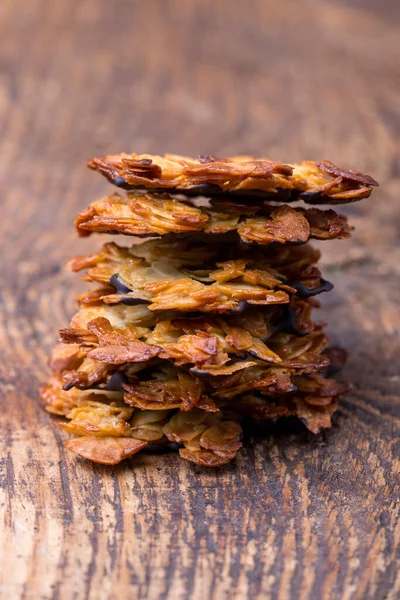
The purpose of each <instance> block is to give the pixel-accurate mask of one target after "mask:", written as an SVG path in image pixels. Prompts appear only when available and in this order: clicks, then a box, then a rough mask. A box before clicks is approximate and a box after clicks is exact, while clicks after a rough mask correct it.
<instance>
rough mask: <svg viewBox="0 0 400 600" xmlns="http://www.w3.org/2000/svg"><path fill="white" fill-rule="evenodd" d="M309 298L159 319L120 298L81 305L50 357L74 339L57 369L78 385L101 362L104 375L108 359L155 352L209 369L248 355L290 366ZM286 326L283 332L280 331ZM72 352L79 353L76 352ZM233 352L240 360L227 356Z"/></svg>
mask: <svg viewBox="0 0 400 600" xmlns="http://www.w3.org/2000/svg"><path fill="white" fill-rule="evenodd" d="M312 304H313V303H312V302H311V301H310V300H299V299H296V298H295V299H293V300H292V302H291V303H290V305H289V306H288V309H287V310H284V309H282V308H280V307H268V308H266V309H264V310H256V309H252V310H246V311H244V312H243V313H242V314H240V315H226V316H224V317H223V316H217V315H203V316H190V315H180V313H169V314H168V315H167V316H163V317H160V318H157V319H155V318H154V317H153V318H152V319H149V317H148V314H147V313H148V312H149V311H147V312H146V311H144V310H143V307H140V309H139V311H138V310H137V308H138V307H124V306H121V305H114V306H112V305H104V304H98V305H91V306H90V307H87V306H85V305H84V306H82V307H81V309H80V310H79V311H78V312H77V313H76V314H75V315H74V317H73V318H72V321H71V327H69V328H68V329H62V330H60V340H61V341H62V342H63V344H61V345H59V346H56V348H55V349H54V351H53V362H54V361H56V360H57V357H58V356H59V354H60V353H61V354H62V355H65V354H67V350H68V347H72V349H73V352H74V360H73V362H72V363H68V362H65V364H64V365H63V368H62V369H61V370H60V369H59V368H58V369H57V371H56V372H57V373H60V372H63V377H64V382H65V383H66V384H68V383H70V382H71V381H75V383H76V384H79V385H80V386H85V385H90V383H93V382H98V381H99V373H100V374H101V371H99V369H98V363H105V364H106V367H107V368H106V370H105V371H104V372H103V377H107V376H108V375H109V373H110V371H112V369H113V366H118V365H123V364H125V363H141V362H146V361H150V360H151V359H153V358H156V357H158V358H159V359H165V360H169V361H172V362H173V363H174V364H175V365H176V366H185V365H186V366H189V367H190V366H191V367H192V369H193V370H195V371H196V372H201V373H204V374H205V373H207V374H210V375H213V376H216V375H226V374H230V373H233V372H235V371H236V370H239V369H243V368H245V366H246V365H251V364H254V363H252V360H251V359H256V360H260V361H264V362H266V363H268V364H271V365H279V364H280V363H282V362H283V363H284V364H285V366H290V365H293V364H294V363H293V360H292V361H291V362H290V359H293V356H295V355H297V354H298V353H299V349H300V348H305V346H306V345H308V346H307V348H308V347H310V346H311V342H310V341H309V338H308V336H307V335H305V337H298V335H301V336H304V334H307V333H308V334H310V333H311V332H312V331H313V327H314V326H313V324H312V321H311V308H312ZM140 313H141V314H142V315H143V320H142V321H141V320H140V318H139V315H140ZM150 315H151V313H150ZM151 316H152V315H151ZM133 320H136V322H133ZM285 329H286V335H285V334H284V333H282V332H283V331H285ZM293 333H294V335H293ZM64 344H66V345H67V346H65V345H64ZM68 345H71V346H68ZM272 347H274V348H275V349H276V351H274V350H272ZM290 349H291V352H292V354H290ZM77 353H78V354H79V357H80V358H79V361H78V360H77V359H76V358H75V355H76V354H77ZM281 356H282V357H283V358H281ZM243 358H244V359H246V360H247V362H246V361H243V360H242V359H243ZM232 359H236V361H238V360H239V361H240V362H236V363H235V362H232ZM90 361H91V362H90ZM296 364H297V363H296ZM302 364H303V363H301V364H300V367H301V366H302ZM81 365H83V367H84V368H83V369H81ZM90 365H92V367H93V369H94V371H95V375H93V376H91V374H90V373H88V369H89V367H90ZM146 366H147V365H143V368H145V367H146ZM308 366H310V361H309V363H308ZM82 370H83V371H84V373H83V374H82V376H81V371H82Z"/></svg>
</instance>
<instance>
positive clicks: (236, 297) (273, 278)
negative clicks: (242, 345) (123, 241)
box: [70, 240, 332, 313]
mask: <svg viewBox="0 0 400 600" xmlns="http://www.w3.org/2000/svg"><path fill="white" fill-rule="evenodd" d="M156 242H157V240H154V241H152V242H150V243H151V244H155V243H156ZM147 244H149V242H146V243H144V244H143V245H138V246H133V247H132V248H131V249H128V248H120V247H118V246H117V245H116V244H113V243H111V244H106V245H105V246H103V248H102V249H101V250H100V252H99V253H98V254H97V255H96V258H93V256H94V255H90V257H89V259H88V261H86V262H85V259H84V257H78V258H77V259H76V260H74V259H73V260H72V261H70V265H71V266H72V268H73V269H74V270H77V269H80V268H83V267H84V266H86V265H87V264H89V265H95V266H93V267H92V268H90V269H89V271H88V272H87V274H86V276H85V279H86V280H88V281H95V282H98V283H101V284H103V285H104V284H106V285H109V284H110V283H111V284H112V285H113V286H115V288H116V290H115V291H116V292H117V293H111V294H110V293H108V290H109V288H107V293H105V294H104V295H103V296H101V295H100V298H101V299H102V300H103V301H104V302H105V303H106V304H118V303H125V304H127V305H134V304H140V303H145V304H148V308H149V309H150V311H162V310H164V311H165V310H180V311H187V312H193V311H201V312H214V313H229V312H238V311H241V310H243V308H244V306H245V305H246V304H249V305H268V304H269V305H274V304H287V303H289V302H290V297H291V296H292V295H293V294H297V295H298V296H300V297H303V296H310V295H314V294H316V293H320V292H322V291H327V290H328V289H330V288H331V287H332V286H330V287H329V286H328V287H327V283H326V282H324V281H323V280H322V279H321V276H320V272H319V270H318V269H317V267H316V266H315V262H316V261H317V260H318V258H319V253H318V252H317V251H314V250H313V249H312V248H310V247H308V246H307V245H306V246H303V247H295V248H292V251H291V252H288V250H287V249H286V248H285V247H277V248H275V249H271V250H268V251H267V252H266V254H265V255H263V253H262V252H261V253H260V252H259V253H256V252H252V253H250V254H249V258H247V257H246V252H245V251H243V252H242V255H243V258H242V259H239V260H225V261H224V262H218V261H217V262H214V260H209V261H207V257H205V258H204V264H203V268H202V269H196V268H191V267H190V266H188V267H187V266H186V264H187V263H186V258H180V257H179V254H177V255H176V257H175V258H169V257H166V258H162V259H159V260H153V261H151V260H149V258H150V257H149V256H147V252H146V249H145V248H142V246H144V247H145V246H146V245H147ZM163 246H164V247H166V244H165V243H164V244H163ZM153 247H154V246H153ZM201 247H202V245H201V244H199V245H198V248H199V249H201ZM205 247H207V245H205ZM231 250H233V251H234V253H235V252H236V251H237V248H235V246H231V245H229V244H227V245H226V246H221V248H220V252H221V253H224V254H225V255H226V254H229V252H230V251H231ZM236 254H237V252H236ZM143 255H144V256H146V258H142V256H143ZM183 256H185V254H184V255H183ZM250 256H254V258H253V259H251V258H250ZM207 263H208V264H207ZM98 297H99V295H96V294H95V298H98ZM81 300H83V301H84V302H86V301H87V299H86V297H85V296H84V297H81ZM88 301H89V302H91V301H92V299H91V298H89V299H88Z"/></svg>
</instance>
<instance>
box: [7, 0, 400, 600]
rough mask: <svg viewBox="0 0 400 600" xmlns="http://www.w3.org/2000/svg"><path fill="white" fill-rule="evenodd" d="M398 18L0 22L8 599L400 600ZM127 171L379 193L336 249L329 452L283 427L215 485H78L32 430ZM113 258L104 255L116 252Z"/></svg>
mask: <svg viewBox="0 0 400 600" xmlns="http://www.w3.org/2000/svg"><path fill="white" fill-rule="evenodd" d="M396 6H398V3H397V2H396V1H395V0H392V1H382V0H368V1H364V2H361V0H353V1H350V0H349V1H348V2H333V1H332V2H329V1H320V0H303V1H302V0H281V1H280V2H278V1H271V2H269V1H264V0H248V1H247V2H240V1H233V0H222V1H220V2H212V1H211V0H201V1H200V0H190V1H189V0H188V1H184V0H180V1H179V0H176V1H173V0H168V1H167V0H159V1H156V0H147V1H146V2H138V1H136V2H134V1H133V0H131V1H128V0H114V1H113V2H101V1H97V2H96V1H95V0H53V1H52V2H46V1H45V0H29V2H27V1H25V0H15V1H14V2H8V1H7V0H6V1H5V2H3V3H2V4H1V8H0V39H1V58H0V69H1V71H0V74H1V77H0V111H1V119H0V128H1V137H0V140H1V159H0V181H1V188H0V189H1V213H0V215H1V221H0V226H1V228H2V235H1V240H0V244H1V254H0V256H1V272H2V285H1V307H2V310H1V315H0V318H1V329H0V335H1V348H2V353H1V363H0V379H1V381H0V385H1V388H0V389H1V397H2V410H1V417H0V418H1V431H2V433H1V438H0V445H1V455H0V456H1V467H0V469H1V479H0V481H1V488H0V489H1V507H2V519H1V526H0V540H1V556H0V564H1V571H2V572H1V587H0V596H1V597H4V598H7V599H14V598H23V599H25V598H34V599H35V600H36V599H53V600H56V599H60V600H64V599H68V600H69V599H79V600H80V599H84V598H89V599H93V600H97V599H100V600H102V599H116V600H117V599H118V600H119V599H120V598H133V599H135V600H136V599H144V598H146V599H151V600H157V599H167V600H183V599H192V600H197V599H199V600H200V599H201V600H204V599H205V600H211V599H213V600H214V599H215V600H224V599H230V600H231V599H238V600H239V599H240V600H242V599H247V598H248V599H251V600H255V599H266V598H267V599H268V598H273V599H278V600H286V599H293V600H306V599H312V600H319V599H321V600H326V599H341V600H355V599H360V600H364V599H374V600H383V599H389V600H390V599H391V600H395V599H396V598H398V597H399V594H400V580H399V570H398V565H397V566H396V558H398V553H399V537H400V523H399V503H398V502H399V485H398V484H399V464H400V463H399V451H400V440H399V431H400V410H399V409H400V397H399V384H400V371H399V366H400V362H399V356H400V341H399V328H400V317H399V312H398V304H399V295H400V284H399V273H400V250H399V245H398V238H399V219H400V205H399V201H398V183H399V162H398V161H399V153H398V150H399V146H398V141H399V140H398V134H399V101H400V98H399V90H400V73H399V69H398V66H399V62H398V53H399V43H398V42H399V36H398V25H399V19H398V16H399V15H398V10H396ZM122 150H127V151H129V150H136V151H139V152H153V153H162V152H165V151H172V152H177V153H181V154H185V153H186V154H195V155H196V154H199V153H214V154H217V155H229V154H231V153H254V154H256V155H257V154H258V155H264V156H265V155H267V156H273V157H276V158H278V159H281V160H292V161H295V160H301V159H304V158H315V159H322V158H328V159H330V160H332V161H334V162H337V163H340V164H341V165H343V166H346V167H353V168H359V169H360V170H364V171H366V172H368V173H371V174H372V175H373V176H374V177H376V178H377V179H378V180H379V181H380V182H381V187H380V189H379V190H378V191H376V192H375V193H374V194H373V196H372V197H371V198H370V200H367V201H365V202H362V203H360V204H358V205H354V206H351V207H349V208H347V209H345V212H346V213H347V214H348V215H350V217H351V220H352V222H353V223H354V224H355V225H356V227H357V230H356V232H355V234H354V237H353V239H352V240H351V241H341V242H331V243H325V244H324V245H323V250H324V260H323V266H324V268H325V274H326V276H327V277H328V278H329V279H331V280H333V282H334V283H335V291H334V292H332V293H331V294H329V295H326V296H325V297H324V298H323V299H324V305H325V309H324V311H323V313H321V318H325V317H326V315H327V314H328V313H329V322H330V332H331V335H332V339H333V341H334V343H338V342H339V341H340V343H342V344H343V345H345V346H346V347H347V348H348V350H349V351H350V359H349V362H348V365H347V367H346V368H345V370H344V372H343V374H342V377H343V378H345V379H347V380H349V381H351V382H352V385H353V389H352V391H351V393H349V394H348V395H347V396H346V398H345V399H344V400H343V401H342V402H341V409H340V413H339V415H338V418H337V419H336V421H335V425H334V427H333V428H332V430H330V431H329V432H327V433H326V434H325V435H320V436H317V437H313V436H311V435H309V434H307V433H306V432H300V433H299V434H296V435H295V434H294V433H291V432H290V431H289V432H288V431H287V430H285V428H284V427H280V428H278V430H277V431H276V432H275V433H274V432H271V433H269V434H268V436H267V437H266V438H265V439H263V438H262V437H261V436H257V437H256V438H254V439H252V440H249V442H248V444H247V445H246V447H245V449H244V450H243V451H242V452H240V455H239V457H238V459H237V460H236V461H235V462H234V463H233V464H231V465H229V466H227V467H224V468H221V469H219V470H208V471H207V470H203V469H201V468H199V467H196V466H193V465H191V464H188V463H186V462H184V461H182V460H180V459H179V458H178V457H177V456H176V455H174V454H168V455H161V456H150V455H143V456H139V457H137V458H135V460H134V461H127V462H125V463H124V464H121V465H120V466H118V467H115V468H107V467H102V466H99V465H92V464H87V463H85V462H83V461H81V460H80V459H77V457H76V456H75V455H72V454H70V453H66V452H65V450H64V448H63V441H64V439H65V435H64V434H63V433H62V432H60V430H59V429H58V428H57V427H56V425H55V423H54V420H52V419H51V418H50V417H49V416H48V415H47V414H46V413H45V412H44V411H43V409H42V408H41V407H40V404H39V401H38V396H37V388H38V386H39V384H40V383H41V382H43V381H44V380H45V378H46V376H47V370H46V359H47V356H48V354H49V351H50V348H51V345H52V344H53V343H54V342H55V340H56V337H57V333H56V332H57V329H58V328H60V327H63V326H66V324H67V322H68V318H69V316H70V315H71V314H72V311H73V308H74V303H73V298H74V296H75V295H76V294H77V293H78V292H79V291H80V290H82V289H83V284H82V283H81V282H80V280H79V278H78V277H76V276H71V275H69V274H66V273H65V272H64V271H63V262H64V261H65V260H66V259H67V258H68V257H69V256H71V255H73V254H78V253H83V252H89V251H91V249H92V248H96V247H97V246H98V245H99V243H100V240H99V238H96V237H93V238H91V239H90V240H77V238H76V235H75V232H74V228H73V219H74V216H75V214H76V213H77V212H78V211H79V210H80V209H82V208H83V207H85V206H86V204H87V203H88V202H89V201H90V200H92V199H95V198H96V196H97V195H100V194H103V193H105V192H106V191H107V190H109V189H110V187H109V186H108V184H107V183H106V181H105V180H103V179H102V178H101V177H99V176H98V175H95V174H94V173H92V172H89V170H87V169H86V168H85V161H86V159H88V158H90V157H91V156H92V155H102V154H105V153H110V152H119V151H122ZM102 241H103V240H102Z"/></svg>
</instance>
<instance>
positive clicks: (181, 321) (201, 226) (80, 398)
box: [41, 154, 377, 466]
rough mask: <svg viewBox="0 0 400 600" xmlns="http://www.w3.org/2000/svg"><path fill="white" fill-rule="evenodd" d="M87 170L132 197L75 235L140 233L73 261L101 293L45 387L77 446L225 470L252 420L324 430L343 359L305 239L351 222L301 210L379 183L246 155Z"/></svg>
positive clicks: (110, 163) (137, 161)
mask: <svg viewBox="0 0 400 600" xmlns="http://www.w3.org/2000/svg"><path fill="white" fill-rule="evenodd" d="M89 167H90V168H92V169H94V170H96V171H98V172H100V173H102V174H103V175H105V176H106V177H107V179H109V180H110V181H111V182H112V183H113V184H115V185H116V186H118V187H120V188H123V189H124V190H127V191H126V192H120V193H114V194H112V195H111V196H107V197H105V198H103V199H101V200H98V201H96V202H93V203H92V204H91V205H90V206H89V207H88V208H87V209H86V210H85V211H84V212H82V213H81V214H80V215H78V217H77V219H76V227H77V230H78V233H79V235H82V236H86V235H90V234H91V233H95V232H97V233H108V234H125V235H126V236H133V238H132V237H131V238H130V242H131V243H130V244H129V243H127V240H129V238H124V245H120V244H116V243H114V242H112V243H106V244H105V245H103V247H102V248H100V250H99V251H98V252H97V253H94V254H89V255H87V256H78V257H75V258H73V259H72V260H70V261H69V265H70V267H71V268H72V270H73V271H84V279H85V280H86V281H89V282H91V283H92V282H93V283H94V284H95V286H94V287H91V288H90V290H88V291H87V292H86V293H85V294H83V295H82V296H80V297H79V298H78V304H79V307H78V312H77V313H76V314H75V315H74V317H73V318H72V320H71V322H70V324H69V327H67V328H65V329H62V330H61V331H60V343H59V344H58V345H57V346H56V347H55V349H54V351H53V355H52V358H51V361H50V366H51V369H52V371H53V376H52V377H51V379H50V381H49V383H48V385H46V386H44V387H42V388H41V393H42V397H43V399H44V402H45V405H46V408H47V410H48V411H50V412H52V413H54V414H56V415H61V416H63V417H64V420H63V421H62V422H60V423H59V425H60V427H62V428H63V429H65V430H66V431H67V432H69V433H71V434H73V435H74V436H76V437H74V438H71V439H69V440H68V441H67V442H66V445H67V447H68V448H69V449H70V450H72V451H74V452H76V453H77V454H79V455H80V456H82V457H85V458H88V459H90V460H92V461H95V462H99V463H104V464H116V463H118V462H120V461H121V460H122V459H124V458H128V457H131V456H132V455H133V454H135V453H137V452H138V451H140V450H142V449H144V448H146V450H147V451H154V452H157V451H160V450H164V449H176V450H179V453H180V455H181V456H182V457H183V458H186V459H188V460H190V461H193V462H195V463H198V464H200V465H205V466H218V465H223V464H225V463H227V462H229V461H230V460H232V459H233V458H234V457H235V455H236V453H237V452H238V450H239V449H240V447H241V445H242V441H241V438H242V426H241V424H242V423H243V422H244V421H245V422H246V423H247V426H248V428H249V429H250V431H251V426H252V423H253V424H254V420H260V419H261V420H262V419H270V420H272V421H273V422H275V421H276V420H277V419H280V418H284V417H288V416H291V417H297V418H298V419H300V420H301V421H302V422H303V424H304V425H305V427H307V428H308V429H309V430H310V431H312V432H313V433H318V432H319V431H320V430H321V429H322V428H327V427H329V426H330V425H331V415H332V413H333V412H334V411H335V410H336V407H337V399H338V396H340V394H342V393H343V392H344V387H343V385H341V384H339V383H337V382H336V381H334V380H333V379H331V378H330V377H329V375H330V374H331V373H332V372H333V371H334V370H335V368H336V367H338V366H339V365H340V364H341V363H342V362H343V352H341V351H340V350H339V349H333V348H331V349H330V348H329V347H328V340H327V337H326V334H325V333H324V327H323V324H321V323H319V322H318V321H314V318H313V309H315V308H318V306H319V302H318V300H317V296H318V294H320V293H321V292H327V291H329V290H330V289H331V288H332V285H331V284H330V283H329V282H327V281H325V280H324V279H323V278H322V277H321V273H320V271H319V269H318V267H317V262H318V259H319V251H318V250H316V249H314V248H313V247H312V246H311V245H310V244H309V240H310V239H317V240H331V239H341V238H348V237H349V236H350V233H351V227H349V225H348V223H347V219H346V218H345V217H344V216H342V215H340V214H337V213H336V212H335V211H334V210H332V209H331V208H328V209H324V210H322V209H320V208H316V207H315V206H313V207H308V208H305V207H304V206H302V203H301V202H300V201H303V202H304V203H306V204H309V205H320V204H327V205H335V204H341V203H346V202H353V201H355V200H359V199H361V198H366V197H368V196H369V195H370V193H371V189H372V187H373V186H375V185H377V183H376V182H375V181H374V180H373V179H372V178H371V177H369V176H366V175H363V174H361V173H358V172H355V171H349V170H344V169H340V168H338V167H336V166H335V165H333V164H332V163H330V162H326V161H325V162H320V163H315V162H309V161H307V162H303V163H301V164H283V163H279V162H276V161H272V160H269V159H260V160H255V159H253V158H252V157H249V156H239V157H233V158H216V157H214V156H200V157H199V158H197V159H191V158H187V157H181V156H176V155H166V156H165V157H160V156H151V155H136V154H121V155H117V156H107V157H105V158H101V159H97V158H95V159H93V160H92V161H91V162H90V163H89ZM293 201H299V202H296V204H295V205H292V204H291V203H292V202H293ZM141 238H149V239H146V240H145V241H143V239H141Z"/></svg>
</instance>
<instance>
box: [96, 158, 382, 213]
mask: <svg viewBox="0 0 400 600" xmlns="http://www.w3.org/2000/svg"><path fill="white" fill-rule="evenodd" d="M88 166H89V167H90V168H91V169H94V170H96V171H98V172H99V173H101V174H102V175H104V176H105V177H107V179H109V180H110V181H112V182H113V183H115V184H116V185H119V186H121V187H124V188H126V189H134V188H142V189H151V190H164V191H165V190H168V191H170V192H175V193H177V192H179V193H184V194H189V195H204V196H213V195H214V196H218V195H221V194H226V195H228V194H229V195H231V196H234V195H237V196H240V197H242V196H244V197H258V198H265V197H267V198H271V197H272V198H274V197H275V198H279V199H284V200H286V201H290V200H294V199H297V198H299V197H300V198H302V199H304V200H305V201H306V202H312V203H319V204H323V203H332V204H335V203H341V202H352V201H355V200H360V199H361V198H366V197H368V196H369V195H370V193H371V189H372V187H373V186H377V185H378V184H377V182H376V181H375V180H374V179H373V178H372V177H370V176H368V175H363V174H362V173H359V172H357V171H351V170H346V169H342V168H340V167H336V166H335V165H334V164H333V163H331V162H329V161H321V162H312V161H304V162H302V163H299V164H284V163H279V162H277V161H273V160H270V159H265V158H261V159H258V160H256V159H254V158H253V157H251V156H236V157H230V158H217V157H215V156H200V157H198V158H197V159H193V158H189V157H185V156H178V155H171V154H166V155H165V156H153V155H150V154H141V155H139V154H135V153H134V154H118V155H110V156H106V157H103V158H93V159H92V160H91V161H89V163H88Z"/></svg>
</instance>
